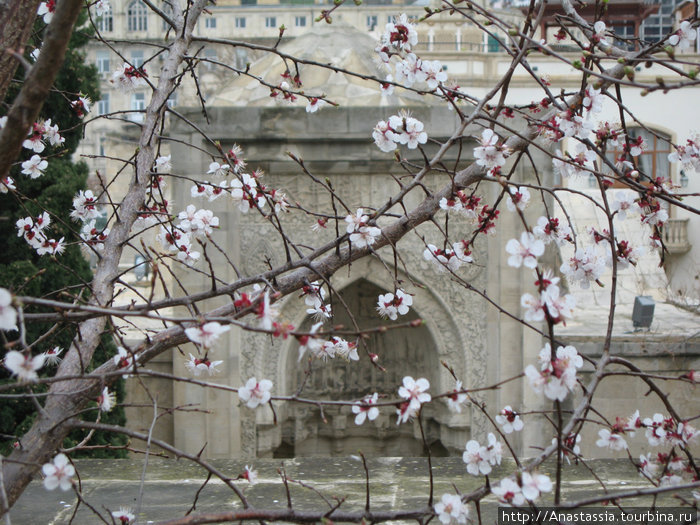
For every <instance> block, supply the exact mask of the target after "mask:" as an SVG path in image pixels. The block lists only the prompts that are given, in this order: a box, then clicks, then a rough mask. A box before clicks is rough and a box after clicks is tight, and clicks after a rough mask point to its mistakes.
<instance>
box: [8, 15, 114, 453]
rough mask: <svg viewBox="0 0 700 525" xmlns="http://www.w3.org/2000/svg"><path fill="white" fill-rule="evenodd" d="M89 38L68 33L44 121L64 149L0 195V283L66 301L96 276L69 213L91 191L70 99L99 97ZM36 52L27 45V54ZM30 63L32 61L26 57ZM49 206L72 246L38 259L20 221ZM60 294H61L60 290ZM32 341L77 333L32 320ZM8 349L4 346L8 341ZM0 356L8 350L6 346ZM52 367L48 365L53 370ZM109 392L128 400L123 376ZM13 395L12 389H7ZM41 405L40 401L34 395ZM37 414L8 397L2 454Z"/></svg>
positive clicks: (59, 232)
mask: <svg viewBox="0 0 700 525" xmlns="http://www.w3.org/2000/svg"><path fill="white" fill-rule="evenodd" d="M86 18H87V16H86V14H85V13H84V14H83V15H82V16H81V19H82V20H81V22H80V23H79V24H78V27H81V24H84V22H85V20H86ZM34 29H35V35H34V37H33V43H34V44H36V43H37V42H39V41H40V39H41V36H42V31H43V30H44V23H43V21H42V20H41V18H39V19H38V20H37V22H36V24H35V28H34ZM88 40H89V33H87V32H84V31H75V32H74V33H73V36H72V38H71V44H70V48H69V49H68V52H67V53H66V60H65V62H64V64H63V67H62V69H61V72H60V73H59V75H58V77H57V79H56V82H55V84H54V89H53V90H52V91H51V94H50V95H49V97H48V99H47V100H46V102H45V104H44V107H43V109H42V112H41V117H42V118H43V119H48V118H50V119H51V120H52V123H53V124H58V126H59V129H60V130H61V135H62V136H64V137H65V139H66V140H65V144H64V145H63V147H60V148H55V147H51V146H50V145H47V147H46V149H45V150H44V151H43V152H42V153H41V156H42V157H44V158H46V159H47V160H48V161H49V165H48V168H47V169H46V171H45V172H44V174H43V175H42V176H41V177H39V178H37V179H30V178H29V177H27V176H25V175H23V174H22V173H21V168H20V167H19V163H18V164H17V165H16V166H15V168H14V169H13V172H12V177H13V179H14V180H15V185H16V186H17V190H18V194H20V195H21V196H19V195H17V194H12V193H7V194H0V236H2V238H3V239H8V242H7V244H6V245H5V246H3V249H2V250H0V287H3V288H8V289H9V290H11V291H12V292H13V293H15V294H20V295H32V296H35V297H44V298H56V299H59V298H60V299H62V300H66V296H67V295H70V296H72V297H79V296H81V295H82V294H83V292H84V290H85V286H86V285H87V284H88V283H89V282H90V280H91V279H92V272H91V270H90V264H89V263H88V260H87V259H86V257H85V254H84V253H83V252H82V250H81V247H80V245H79V244H77V243H76V242H75V239H77V238H79V237H78V234H79V225H78V224H77V223H75V222H74V221H73V220H72V219H71V218H70V212H71V209H72V205H73V197H74V196H75V194H76V193H77V192H78V191H79V190H84V189H86V182H87V176H88V168H87V165H86V164H85V163H83V162H77V163H74V162H72V160H71V155H72V154H73V153H74V152H75V150H76V148H77V147H78V143H79V142H80V139H81V138H82V133H83V125H82V120H83V119H82V118H81V117H79V116H78V115H77V113H76V112H75V111H74V109H73V108H72V107H71V102H73V101H74V100H76V99H77V98H78V96H79V95H83V96H85V97H87V98H89V99H90V100H92V101H96V100H98V99H99V81H98V76H97V71H96V68H95V67H94V66H93V65H88V64H86V62H85V55H84V53H83V51H82V48H83V46H85V44H86V43H87V42H88ZM30 51H31V49H28V50H27V53H26V54H27V56H29V52H30ZM28 60H31V59H28ZM23 74H24V72H23V71H22V70H21V68H20V70H19V71H18V72H17V76H16V82H15V84H14V85H13V87H12V88H11V89H10V90H9V92H8V96H7V98H6V100H5V104H4V106H5V111H6V108H8V107H9V106H10V105H11V103H12V100H13V99H14V98H15V97H16V95H17V93H18V92H19V89H20V88H21V78H22V76H23ZM3 113H4V111H3ZM32 154H33V152H29V151H27V150H25V152H24V153H23V156H22V158H21V159H20V163H21V161H23V160H26V159H28V158H30V157H31V155H32ZM43 210H47V211H49V212H50V214H51V227H50V237H52V238H56V239H60V238H61V237H65V238H66V241H68V244H67V246H66V250H65V252H64V253H63V254H61V255H58V256H55V257H54V256H49V255H43V256H38V255H37V254H36V252H35V251H34V250H33V249H32V248H31V247H30V246H29V245H28V244H27V243H26V242H25V240H24V239H23V238H22V237H18V236H17V235H16V231H15V222H16V221H17V220H18V219H20V218H23V217H27V216H30V215H31V216H37V215H38V214H39V213H40V212H41V211H43ZM57 291H58V292H57ZM25 311H27V312H36V311H40V309H38V308H29V307H27V308H26V309H25ZM26 329H27V337H26V339H27V340H28V341H36V340H37V339H39V336H40V335H41V334H44V333H47V332H49V333H50V335H49V337H46V338H45V339H42V340H41V341H40V342H38V343H37V344H36V346H35V347H33V348H32V352H33V354H35V355H36V354H38V353H40V352H44V351H47V350H49V349H52V348H54V347H55V346H59V347H61V348H63V349H64V350H65V349H67V348H68V347H69V346H70V343H71V340H72V339H73V336H74V334H75V326H74V325H73V324H71V323H59V324H57V325H55V326H53V327H52V325H51V324H46V323H27V325H26ZM0 338H2V339H0V343H5V342H6V340H5V339H4V338H3V334H2V333H0ZM3 346H4V345H3ZM1 351H2V355H4V353H5V351H6V350H5V349H2V350H1ZM115 353H116V348H115V345H114V342H113V341H112V339H111V337H110V336H109V335H108V334H105V335H104V337H103V340H102V344H101V345H100V347H99V348H98V349H97V351H96V352H95V356H94V358H93V362H94V363H96V364H97V363H101V362H103V361H105V360H107V359H108V358H109V356H111V355H114V354H115ZM54 368H55V365H53V366H51V367H44V372H46V371H47V370H48V371H49V372H50V373H51V374H50V375H53V372H54V370H53V369H54ZM9 377H10V374H9V372H8V371H7V370H6V369H5V368H0V382H7V381H8V380H9ZM32 389H33V391H34V392H36V393H37V394H40V393H41V392H45V391H46V387H45V386H35V387H32ZM111 390H113V391H115V393H116V394H117V400H118V401H122V400H123V398H124V385H123V381H121V380H120V381H118V382H116V383H114V384H113V385H112V387H111ZM20 392H22V393H26V387H23V388H20V389H16V393H20ZM8 393H12V392H8ZM37 399H38V400H39V402H41V400H42V398H41V396H40V395H39V396H38V397H37ZM96 410H97V409H96V404H95V403H91V407H89V408H88V410H86V411H85V413H84V415H83V417H86V418H89V419H91V420H94V419H95V418H96ZM33 412H34V407H33V406H32V403H31V402H30V401H28V400H27V399H25V398H22V399H20V398H17V399H8V398H5V399H3V400H2V401H1V402H0V454H3V455H5V454H7V453H8V452H9V450H10V449H11V447H12V446H13V443H14V442H15V441H16V436H21V435H22V434H23V433H24V432H25V431H26V430H27V429H28V428H29V425H31V422H32V421H31V420H32V417H31V416H30V414H32V413H33ZM101 421H102V422H105V423H111V424H124V422H125V417H124V410H123V408H120V407H117V408H115V409H113V410H112V411H111V412H110V413H108V414H103V417H102V418H101ZM85 434H86V432H84V431H74V432H73V433H71V434H70V436H69V437H68V438H67V439H66V442H65V443H64V446H65V447H70V446H73V445H75V444H77V443H79V442H80V441H81V440H82V438H83V437H84V435H85ZM125 443H126V438H124V437H123V436H118V435H111V434H105V433H103V432H96V433H95V435H94V436H93V437H92V439H91V441H90V445H111V446H115V447H119V446H123V445H124V444H125ZM125 454H126V453H125V451H124V450H110V449H97V450H93V451H87V452H81V453H74V454H73V456H74V457H80V456H81V455H82V456H85V455H89V456H92V457H122V456H124V455H125Z"/></svg>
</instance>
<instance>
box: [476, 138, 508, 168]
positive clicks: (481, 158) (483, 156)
mask: <svg viewBox="0 0 700 525" xmlns="http://www.w3.org/2000/svg"><path fill="white" fill-rule="evenodd" d="M499 138H500V137H499V136H498V135H497V134H496V133H494V131H493V130H492V129H485V130H483V131H482V132H481V145H480V146H477V147H475V148H474V159H476V163H477V164H478V165H479V166H483V167H484V168H486V169H487V170H488V171H489V173H491V174H493V173H496V172H498V171H499V170H500V169H501V167H503V166H504V165H505V163H506V157H508V155H509V154H510V150H509V149H508V147H507V146H506V145H505V144H504V143H499V142H498V141H499Z"/></svg>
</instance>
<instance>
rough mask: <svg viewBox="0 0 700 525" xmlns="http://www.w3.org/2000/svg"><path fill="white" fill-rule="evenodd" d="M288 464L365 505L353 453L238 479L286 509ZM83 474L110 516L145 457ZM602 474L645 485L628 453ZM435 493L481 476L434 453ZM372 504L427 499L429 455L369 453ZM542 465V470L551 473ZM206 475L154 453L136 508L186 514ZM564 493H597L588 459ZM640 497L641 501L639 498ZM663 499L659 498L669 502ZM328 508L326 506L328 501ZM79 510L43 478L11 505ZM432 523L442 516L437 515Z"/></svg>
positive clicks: (44, 519)
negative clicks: (282, 474)
mask: <svg viewBox="0 0 700 525" xmlns="http://www.w3.org/2000/svg"><path fill="white" fill-rule="evenodd" d="M282 463H284V467H285V469H286V471H287V474H288V476H290V477H291V478H294V479H297V480H302V481H304V482H305V483H309V484H312V485H313V487H314V488H316V489H317V490H318V491H320V492H321V493H323V494H324V495H325V496H326V497H327V498H329V499H330V498H332V497H333V496H337V497H346V498H347V499H346V502H345V503H344V504H343V506H342V508H344V509H346V510H350V509H362V508H363V506H364V499H365V493H364V473H363V470H362V466H361V463H359V462H358V461H356V460H353V459H352V458H304V459H292V460H274V459H269V460H256V461H255V468H256V469H257V470H258V472H259V474H260V478H259V481H258V483H257V484H256V485H254V486H248V485H247V483H246V482H243V481H241V482H237V483H238V484H239V486H241V487H242V488H244V490H245V493H246V496H247V497H248V498H249V500H250V501H251V503H252V504H253V505H254V506H256V507H266V508H269V507H275V508H280V509H282V508H284V507H285V506H286V496H285V491H284V486H283V484H282V483H281V481H280V478H279V476H278V475H277V469H278V468H279V467H280V465H282ZM76 464H77V467H78V472H79V473H80V476H81V480H82V481H81V482H82V485H83V494H84V497H85V499H86V500H87V502H88V503H90V505H92V506H93V507H94V508H95V509H96V510H98V511H100V512H102V513H103V514H104V515H107V514H108V513H107V512H106V509H109V510H117V509H118V508H119V507H120V506H126V507H131V508H136V505H137V498H138V494H139V489H140V483H139V479H140V477H141V472H142V468H143V463H142V462H140V461H136V460H81V461H77V462H76ZM215 464H216V466H217V467H218V468H220V469H221V470H222V471H224V472H226V473H227V474H228V475H230V476H231V477H235V476H237V475H238V474H239V473H240V472H242V471H243V467H244V465H245V463H244V462H241V461H216V462H215ZM589 464H590V465H591V466H592V467H593V468H594V470H595V471H596V473H597V474H598V475H599V476H600V478H601V479H604V480H605V481H606V483H607V484H608V486H609V487H610V488H611V489H613V490H629V489H632V488H638V487H640V488H641V487H648V484H646V483H645V482H644V480H643V479H642V478H640V477H639V475H638V474H637V473H636V471H635V470H634V469H633V468H632V467H631V466H630V464H629V462H628V461H626V460H596V461H592V462H590V463H589ZM434 465H435V474H436V480H435V483H436V485H435V486H436V491H435V492H436V495H437V498H439V497H440V496H441V495H442V494H443V493H445V492H452V491H453V490H454V489H453V488H452V484H453V483H454V485H455V486H456V487H457V488H458V489H459V490H460V491H462V492H466V491H469V490H471V489H474V488H476V487H478V486H479V484H480V483H481V482H483V478H476V477H474V476H470V475H468V474H467V473H466V470H465V467H464V463H462V461H461V458H436V459H434ZM369 466H370V475H371V478H370V482H371V485H370V491H371V501H372V508H373V509H374V508H377V509H380V508H381V509H399V508H404V509H405V508H413V507H421V506H424V505H425V504H426V494H427V486H428V477H427V462H426V460H425V459H424V458H381V459H374V460H369ZM512 470H513V464H512V463H506V462H504V464H503V465H501V467H500V468H499V469H498V470H497V471H496V472H495V473H494V474H493V476H492V479H498V477H499V476H503V475H505V474H507V473H508V472H511V471H512ZM552 470H553V469H552V468H550V467H547V466H545V467H544V468H542V469H541V471H542V472H544V473H547V474H550V475H553V472H552ZM205 477H206V475H205V474H204V471H203V470H201V469H200V468H199V467H197V466H195V465H192V464H191V463H187V462H185V461H179V462H175V461H164V460H160V459H152V460H151V462H150V464H149V468H148V474H147V479H146V482H145V486H144V490H143V502H142V506H141V512H140V514H139V520H140V523H149V524H150V523H158V522H159V521H161V520H165V519H168V518H175V517H179V516H182V515H184V514H185V512H187V509H188V508H189V507H190V505H191V503H192V501H193V499H194V496H195V494H196V493H197V490H198V489H200V487H201V486H202V483H203V482H204V480H205ZM564 490H565V499H569V500H571V499H573V498H574V497H583V496H587V495H588V496H592V495H599V494H600V493H601V488H600V485H599V484H598V483H597V482H596V481H595V480H594V479H593V478H592V476H591V475H590V473H589V471H588V470H587V469H586V468H584V467H583V466H573V465H571V466H568V467H567V468H566V470H565V483H564ZM291 493H292V498H293V502H294V506H295V507H296V508H299V509H305V510H311V509H322V508H324V506H325V504H324V503H323V501H322V500H321V499H320V497H319V496H317V495H316V494H314V493H313V492H312V491H310V490H308V489H304V488H301V487H299V486H292V490H291ZM640 503H641V502H640ZM672 504H673V502H672V501H671V500H670V499H669V498H668V497H667V498H661V499H660V500H658V501H657V505H659V506H664V505H672ZM236 507H237V503H236V497H235V495H234V494H233V493H232V492H231V490H230V489H228V488H227V487H226V486H225V485H224V484H223V483H222V482H220V481H218V480H217V481H214V480H212V481H210V482H209V483H208V484H207V486H206V487H205V488H204V489H203V490H202V491H201V494H200V496H199V502H198V505H197V511H196V512H203V511H226V510H230V509H233V508H236ZM496 507H497V504H496V502H495V500H494V499H493V496H491V497H489V498H488V499H487V500H486V503H485V504H484V507H483V509H482V512H483V514H484V517H485V520H484V523H495V515H496ZM325 508H327V506H326V507H325ZM75 511H76V497H75V495H74V494H73V493H71V492H66V493H64V492H60V491H54V492H47V491H46V490H45V489H44V488H43V486H42V484H41V482H40V481H35V482H34V483H32V484H31V485H30V486H29V488H28V489H27V491H26V492H25V494H24V495H23V496H22V498H21V499H20V501H19V502H18V503H17V504H16V505H15V507H14V508H13V509H12V512H11V517H12V523H13V524H15V525H43V524H52V525H59V524H65V523H69V522H70V520H71V516H73V514H74V512H75ZM73 523H75V524H77V525H90V524H93V523H102V522H101V521H100V520H99V519H98V518H97V517H96V516H95V515H94V514H93V513H91V512H90V511H89V510H88V509H87V507H86V506H85V505H80V506H78V510H77V513H76V515H75V518H74V520H73ZM433 523H439V522H437V521H434V522H433Z"/></svg>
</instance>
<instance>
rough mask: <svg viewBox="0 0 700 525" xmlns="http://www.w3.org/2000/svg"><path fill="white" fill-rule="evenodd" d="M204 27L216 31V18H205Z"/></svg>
mask: <svg viewBox="0 0 700 525" xmlns="http://www.w3.org/2000/svg"><path fill="white" fill-rule="evenodd" d="M204 27H206V28H207V29H216V18H214V17H213V16H210V17H209V18H205V19H204Z"/></svg>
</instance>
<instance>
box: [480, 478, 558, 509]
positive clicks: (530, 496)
mask: <svg viewBox="0 0 700 525" xmlns="http://www.w3.org/2000/svg"><path fill="white" fill-rule="evenodd" d="M491 491H492V492H493V493H494V494H495V495H496V496H497V497H498V500H499V501H500V502H501V503H505V504H507V505H511V506H513V507H519V506H521V505H524V504H525V502H526V501H535V500H536V499H537V498H539V497H540V495H541V494H542V493H543V492H551V491H552V480H551V479H549V476H546V475H545V474H538V473H537V472H527V471H525V472H521V473H520V474H519V476H518V481H516V480H514V479H512V478H504V479H502V480H501V482H500V483H499V484H498V485H495V486H493V487H492V488H491Z"/></svg>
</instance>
